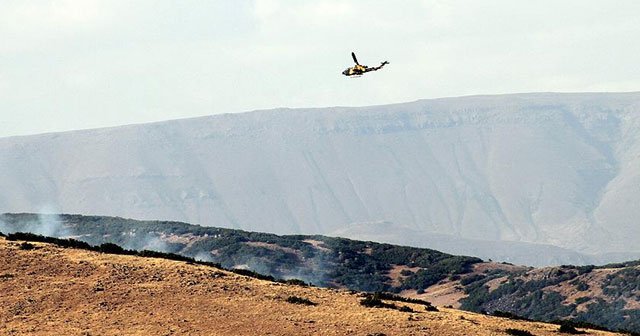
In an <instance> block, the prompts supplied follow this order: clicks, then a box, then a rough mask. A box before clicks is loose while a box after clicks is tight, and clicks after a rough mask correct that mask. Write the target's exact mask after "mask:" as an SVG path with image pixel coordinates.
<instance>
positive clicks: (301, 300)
mask: <svg viewBox="0 0 640 336" xmlns="http://www.w3.org/2000/svg"><path fill="white" fill-rule="evenodd" d="M286 301H287V302H289V303H293V304H299V305H305V306H317V305H318V304H317V303H315V302H313V301H311V300H309V299H305V298H302V297H298V296H289V297H288V298H287V300H286Z"/></svg>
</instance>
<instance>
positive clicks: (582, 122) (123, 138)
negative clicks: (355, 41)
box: [0, 93, 640, 253]
mask: <svg viewBox="0 0 640 336" xmlns="http://www.w3.org/2000/svg"><path fill="white" fill-rule="evenodd" d="M0 172H1V173H0V189H2V190H3V193H0V209H2V211H3V212H22V211H24V212H37V211H43V209H44V210H48V211H56V212H65V213H87V214H89V213H90V214H103V215H117V216H124V217H133V218H140V219H167V220H181V221H188V222H192V223H199V224H202V225H208V226H222V227H232V228H242V229H247V230H254V231H267V232H275V233H324V234H331V233H334V232H343V233H344V232H348V234H349V235H351V236H356V237H357V236H358V235H359V234H360V233H362V234H366V233H367V232H369V231H370V230H371V229H370V228H368V226H367V224H366V223H381V222H388V223H391V225H389V232H388V234H389V235H390V236H392V235H393V236H394V242H396V243H402V241H398V240H397V239H398V237H397V234H396V233H397V232H400V231H402V232H420V233H422V234H430V233H438V234H446V235H449V236H450V237H453V238H452V239H455V238H464V239H467V240H465V241H469V239H471V240H474V239H475V240H489V241H519V242H530V243H544V244H552V245H555V246H558V247H562V248H565V249H570V250H573V251H579V252H583V253H585V252H586V253H609V252H639V250H638V249H637V248H635V247H634V246H640V244H639V243H640V225H638V218H640V207H638V206H637V204H640V93H620V94H552V93H549V94H522V95H504V96H478V97H462V98H447V99H437V100H424V101H417V102H413V103H405V104H397V105H387V106H373V107H361V108H325V109H278V110H270V111H259V112H251V113H243V114H229V115H215V116H211V117H204V118H196V119H184V120H175V121H167V122H162V123H154V124H144V125H132V126H122V127H116V128H109V129H96V130H85V131H76V132H67V133H57V134H43V135H36V136H27V137H11V138H3V139H0ZM369 233H370V232H369ZM375 234H376V237H380V238H379V239H382V240H384V232H382V233H380V232H375ZM399 239H400V240H402V237H400V238H399ZM411 239H412V237H406V241H411ZM414 245H415V243H414ZM634 249H635V250H634Z"/></svg>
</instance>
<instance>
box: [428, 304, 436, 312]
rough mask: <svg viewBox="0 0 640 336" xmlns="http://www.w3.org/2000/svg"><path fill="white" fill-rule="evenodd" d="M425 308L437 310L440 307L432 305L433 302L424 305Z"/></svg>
mask: <svg viewBox="0 0 640 336" xmlns="http://www.w3.org/2000/svg"><path fill="white" fill-rule="evenodd" d="M424 310H426V311H428V312H437V311H439V310H438V307H436V306H434V305H432V304H428V305H424Z"/></svg>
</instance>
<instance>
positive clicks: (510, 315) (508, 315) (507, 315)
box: [491, 310, 531, 321]
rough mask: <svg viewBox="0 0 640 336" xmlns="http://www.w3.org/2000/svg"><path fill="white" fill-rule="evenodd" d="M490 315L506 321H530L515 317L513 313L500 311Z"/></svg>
mask: <svg viewBox="0 0 640 336" xmlns="http://www.w3.org/2000/svg"><path fill="white" fill-rule="evenodd" d="M491 315H493V316H496V317H504V318H508V319H511V320H520V321H531V320H529V319H528V318H524V317H522V316H518V315H516V314H514V313H510V312H505V311H500V310H496V311H494V312H493V314H491Z"/></svg>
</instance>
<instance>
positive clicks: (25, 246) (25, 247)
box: [20, 242, 36, 250]
mask: <svg viewBox="0 0 640 336" xmlns="http://www.w3.org/2000/svg"><path fill="white" fill-rule="evenodd" d="M35 248H36V246H35V245H33V244H30V243H27V242H23V243H22V244H20V249H21V250H33V249H35Z"/></svg>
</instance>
